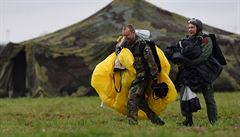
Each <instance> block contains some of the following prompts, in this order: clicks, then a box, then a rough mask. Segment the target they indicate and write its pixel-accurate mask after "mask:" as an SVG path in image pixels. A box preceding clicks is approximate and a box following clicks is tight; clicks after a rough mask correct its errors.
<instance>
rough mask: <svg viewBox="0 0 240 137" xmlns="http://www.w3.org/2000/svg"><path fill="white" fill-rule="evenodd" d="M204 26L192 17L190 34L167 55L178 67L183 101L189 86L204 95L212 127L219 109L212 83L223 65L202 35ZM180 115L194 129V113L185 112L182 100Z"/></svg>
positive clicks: (209, 39) (167, 51) (208, 38)
mask: <svg viewBox="0 0 240 137" xmlns="http://www.w3.org/2000/svg"><path fill="white" fill-rule="evenodd" d="M202 30H203V25H202V22H201V21H200V20H198V19H195V18H192V19H190V20H189V21H188V33H189V35H187V36H186V37H185V38H183V39H182V40H180V41H179V42H178V43H177V44H176V45H175V46H172V47H169V48H167V50H166V52H165V54H166V56H167V58H168V59H170V60H172V61H173V63H175V64H178V69H179V72H178V75H177V80H176V83H177V84H176V85H178V86H179V89H180V91H181V94H180V96H181V98H182V96H183V93H184V91H185V88H186V87H190V89H191V90H192V91H193V92H197V91H201V92H202V93H203V96H204V99H205V102H206V106H207V114H208V119H209V121H210V123H211V124H214V123H215V122H216V121H217V107H216V102H215V99H214V90H213V87H212V83H213V81H214V80H216V78H217V77H218V76H219V74H220V73H221V71H222V67H221V64H220V63H219V62H218V61H217V59H216V58H215V57H214V56H213V54H212V53H213V43H212V39H211V38H210V37H208V35H206V34H204V33H203V32H202ZM180 104H181V112H182V115H183V116H185V117H186V120H184V121H183V122H182V123H181V124H182V125H184V126H192V125H193V120H192V112H191V111H186V110H189V109H186V108H184V107H188V106H184V105H182V104H183V101H182V100H181V102H180Z"/></svg>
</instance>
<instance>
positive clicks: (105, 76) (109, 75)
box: [91, 47, 177, 119]
mask: <svg viewBox="0 0 240 137" xmlns="http://www.w3.org/2000/svg"><path fill="white" fill-rule="evenodd" d="M156 49H157V54H158V57H159V59H160V63H161V68H162V71H161V72H160V74H159V82H165V83H167V85H168V88H169V91H168V94H167V96H166V97H165V98H163V99H161V98H160V99H157V100H156V99H154V98H153V93H152V92H153V91H152V89H151V88H150V87H149V88H148V90H147V92H146V100H147V102H148V105H149V107H150V108H151V109H152V110H153V111H154V112H155V113H156V114H157V115H160V113H161V112H162V111H164V110H165V108H166V106H167V104H168V103H170V102H173V101H175V100H176V96H177V92H176V89H175V87H174V84H173V83H172V81H171V80H170V78H169V72H170V64H169V62H168V60H167V58H166V57H165V55H164V53H163V52H162V51H161V50H160V49H159V48H158V47H156ZM118 58H119V61H120V63H121V65H122V66H124V67H125V68H126V70H123V71H116V72H114V61H115V59H116V54H115V53H112V54H111V55H109V56H108V57H107V58H106V59H105V60H104V61H102V62H100V63H99V64H98V65H97V66H96V68H95V69H94V72H93V75H92V79H91V85H92V86H93V87H94V88H95V90H96V91H97V93H98V95H99V97H100V98H101V100H102V101H103V102H104V104H106V105H107V106H109V107H111V108H113V109H115V110H116V111H118V112H120V113H122V114H124V115H126V114H127V101H128V90H129V88H130V86H131V83H132V81H133V80H134V79H135V76H136V71H135V69H134V67H133V62H134V57H133V55H132V53H131V52H130V50H128V49H126V48H124V49H122V51H121V52H120V53H119V54H118ZM155 98H156V97H155ZM138 117H139V119H146V118H147V116H146V114H145V113H144V112H143V111H142V110H139V111H138Z"/></svg>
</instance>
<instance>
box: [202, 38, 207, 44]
mask: <svg viewBox="0 0 240 137" xmlns="http://www.w3.org/2000/svg"><path fill="white" fill-rule="evenodd" d="M202 44H204V45H206V44H208V38H207V37H205V38H204V39H203V40H202Z"/></svg>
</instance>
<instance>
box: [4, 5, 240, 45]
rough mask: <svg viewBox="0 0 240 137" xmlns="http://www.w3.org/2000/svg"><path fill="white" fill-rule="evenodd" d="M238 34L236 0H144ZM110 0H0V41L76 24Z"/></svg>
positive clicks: (239, 17) (239, 9)
mask: <svg viewBox="0 0 240 137" xmlns="http://www.w3.org/2000/svg"><path fill="white" fill-rule="evenodd" d="M147 1H149V2H150V3H153V4H155V5H156V6H158V7H161V8H163V9H166V10H169V11H171V12H175V13H178V14H180V15H183V16H186V17H195V18H199V19H201V20H202V21H203V22H204V23H206V24H208V25H211V26H215V27H218V28H221V29H224V30H227V31H230V32H235V33H238V34H240V0H211V1H208V0H201V1H194V0H181V1H180V0H147ZM110 2H111V0H0V43H2V42H6V41H13V42H21V41H24V40H28V39H31V38H34V37H37V36H40V35H44V34H46V33H51V32H54V31H56V30H58V29H61V28H64V27H66V26H69V25H71V24H74V23H77V22H79V21H81V20H83V19H85V18H87V17H88V16H90V15H92V14H93V13H95V12H96V11H98V10H100V9H101V8H103V7H104V6H106V5H107V4H108V3H110Z"/></svg>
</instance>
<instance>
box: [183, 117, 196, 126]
mask: <svg viewBox="0 0 240 137" xmlns="http://www.w3.org/2000/svg"><path fill="white" fill-rule="evenodd" d="M180 125H183V126H186V127H191V126H192V125H193V120H192V116H188V117H186V120H184V121H183V122H182V123H180Z"/></svg>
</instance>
